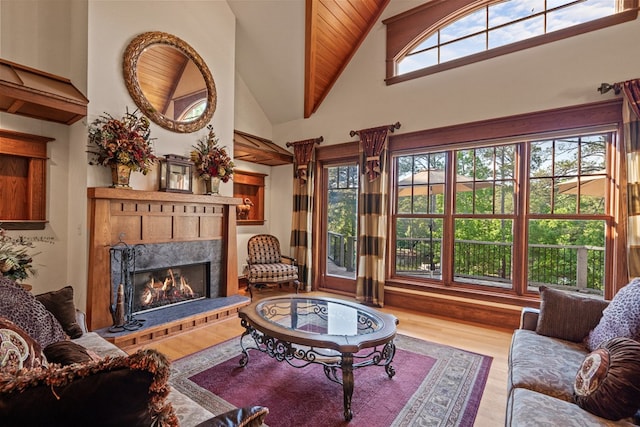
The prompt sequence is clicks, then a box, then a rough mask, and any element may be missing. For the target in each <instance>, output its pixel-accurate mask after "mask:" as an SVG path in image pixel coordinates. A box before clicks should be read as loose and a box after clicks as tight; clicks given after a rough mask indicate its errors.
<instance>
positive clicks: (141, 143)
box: [89, 109, 156, 175]
mask: <svg viewBox="0 0 640 427" xmlns="http://www.w3.org/2000/svg"><path fill="white" fill-rule="evenodd" d="M149 124H150V123H149V119H147V118H146V117H144V116H143V115H139V114H138V110H136V111H134V112H133V113H129V109H127V111H126V113H125V115H124V116H123V117H122V118H121V119H116V118H114V117H113V116H111V115H110V114H108V113H104V114H103V115H101V116H100V117H98V118H97V119H95V120H94V121H93V123H91V125H90V126H89V143H90V144H91V145H92V147H91V148H90V150H89V152H90V153H92V154H94V156H95V158H94V160H92V161H90V162H89V164H91V165H93V164H98V165H102V166H110V165H117V164H123V165H127V166H129V167H130V168H131V170H132V171H140V172H142V174H143V175H146V174H147V173H148V172H149V171H150V170H151V166H153V164H154V163H155V161H156V156H155V155H154V154H153V147H152V146H151V141H152V138H151V137H150V135H151V129H150V128H149Z"/></svg>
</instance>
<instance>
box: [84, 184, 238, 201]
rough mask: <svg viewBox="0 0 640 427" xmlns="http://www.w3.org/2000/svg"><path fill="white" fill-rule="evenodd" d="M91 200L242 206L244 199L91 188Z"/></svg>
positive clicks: (89, 192)
mask: <svg viewBox="0 0 640 427" xmlns="http://www.w3.org/2000/svg"><path fill="white" fill-rule="evenodd" d="M87 195H88V197H89V198H90V199H117V200H135V201H141V202H182V203H204V204H223V205H240V204H242V199H240V198H236V197H225V196H213V195H207V194H184V193H167V192H164V191H141V190H132V189H126V188H110V187H91V188H88V189H87Z"/></svg>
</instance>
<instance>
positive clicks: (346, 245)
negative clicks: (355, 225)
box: [327, 231, 356, 272]
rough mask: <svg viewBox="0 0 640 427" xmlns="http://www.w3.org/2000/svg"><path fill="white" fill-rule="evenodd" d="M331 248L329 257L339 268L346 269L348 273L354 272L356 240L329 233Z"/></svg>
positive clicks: (352, 237)
mask: <svg viewBox="0 0 640 427" xmlns="http://www.w3.org/2000/svg"><path fill="white" fill-rule="evenodd" d="M327 234H328V236H329V247H328V248H327V256H328V257H329V259H330V260H331V262H333V263H334V264H335V265H336V266H338V267H345V269H346V271H349V272H351V271H354V270H355V265H356V238H355V237H354V236H345V235H342V234H338V233H334V232H332V231H329V232H327Z"/></svg>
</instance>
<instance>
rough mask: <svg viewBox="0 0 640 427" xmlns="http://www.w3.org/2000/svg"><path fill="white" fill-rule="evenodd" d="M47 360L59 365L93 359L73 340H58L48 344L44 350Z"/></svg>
mask: <svg viewBox="0 0 640 427" xmlns="http://www.w3.org/2000/svg"><path fill="white" fill-rule="evenodd" d="M43 352H44V355H45V356H46V357H47V362H49V363H58V364H60V365H71V364H72V363H84V362H91V361H92V360H94V358H93V356H92V354H90V352H89V351H88V350H87V349H86V348H84V347H83V346H81V345H80V344H77V343H75V342H73V341H58V342H54V343H53V344H49V345H48V346H47V347H46V348H45V349H44V350H43Z"/></svg>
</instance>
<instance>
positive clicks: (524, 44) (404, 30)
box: [382, 0, 638, 85]
mask: <svg viewBox="0 0 640 427" xmlns="http://www.w3.org/2000/svg"><path fill="white" fill-rule="evenodd" d="M622 1H623V3H622V9H623V10H622V11H621V12H618V13H616V14H614V15H610V16H605V17H602V18H598V19H595V20H593V21H589V22H585V23H582V24H578V25H574V26H572V27H568V28H564V29H561V30H557V31H553V32H550V33H547V34H542V35H539V36H536V37H532V38H530V39H526V40H521V41H519V42H515V43H512V44H508V45H504V46H500V47H496V48H493V49H489V50H486V51H483V52H478V53H474V54H472V55H469V56H465V57H462V58H458V59H454V60H452V61H448V62H444V63H442V64H437V65H433V66H431V67H427V68H422V69H420V70H415V71H412V72H409V73H406V74H402V75H396V61H397V60H398V59H399V58H400V57H401V56H402V55H403V54H404V53H405V51H406V50H407V49H408V48H409V47H410V46H413V44H414V42H415V41H416V40H417V39H419V38H420V37H421V36H422V35H423V34H424V32H425V30H427V29H429V28H433V27H434V26H436V25H437V24H438V23H439V22H441V21H443V20H444V19H447V18H451V17H453V16H456V15H460V16H461V14H464V13H466V12H467V11H470V10H472V9H473V8H474V7H475V6H477V5H478V1H477V0H449V1H446V2H444V1H443V2H433V3H427V4H425V5H422V6H418V7H416V8H414V9H411V10H409V11H407V12H404V13H402V14H400V15H396V16H394V17H392V18H388V19H385V20H384V21H382V23H383V24H385V25H386V26H387V53H386V78H385V83H386V84H387V85H392V84H396V83H400V82H404V81H408V80H413V79H416V78H419V77H424V76H428V75H431V74H435V73H439V72H441V71H445V70H450V69H453V68H457V67H461V66H463V65H468V64H473V63H475V62H480V61H484V60H486V59H490V58H495V57H498V56H502V55H506V54H509V53H513V52H517V51H520V50H525V49H528V48H531V47H536V46H541V45H544V44H547V43H552V42H555V41H559V40H563V39H566V38H569V37H573V36H576V35H580V34H585V33H588V32H591V31H596V30H600V29H603V28H607V27H610V26H614V25H618V24H622V23H624V22H629V21H633V20H635V19H636V18H637V16H638V0H622ZM482 3H485V2H482Z"/></svg>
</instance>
